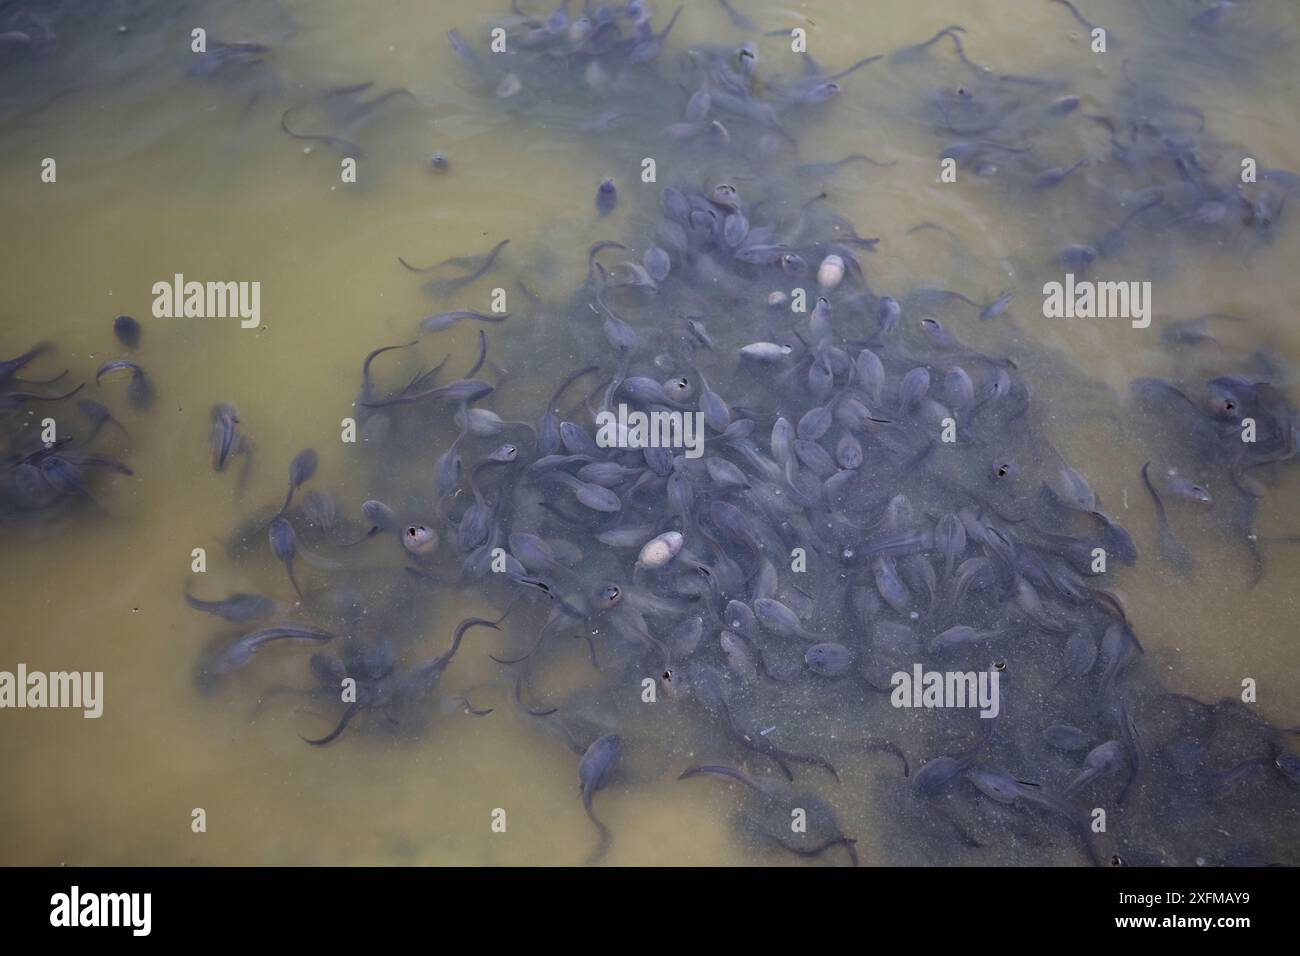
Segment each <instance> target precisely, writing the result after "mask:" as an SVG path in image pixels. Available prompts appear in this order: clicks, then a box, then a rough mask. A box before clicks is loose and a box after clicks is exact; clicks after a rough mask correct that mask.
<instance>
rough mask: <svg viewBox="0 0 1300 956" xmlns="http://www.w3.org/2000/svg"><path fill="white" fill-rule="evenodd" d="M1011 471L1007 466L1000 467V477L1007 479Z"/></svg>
mask: <svg viewBox="0 0 1300 956" xmlns="http://www.w3.org/2000/svg"><path fill="white" fill-rule="evenodd" d="M1010 470H1011V469H1009V468H1008V467H1007V466H1006V465H998V477H999V478H1005V477H1006V476H1007V472H1008V471H1010Z"/></svg>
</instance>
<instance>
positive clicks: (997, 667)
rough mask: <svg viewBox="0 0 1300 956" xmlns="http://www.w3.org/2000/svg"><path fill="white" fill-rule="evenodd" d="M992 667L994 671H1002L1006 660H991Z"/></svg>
mask: <svg viewBox="0 0 1300 956" xmlns="http://www.w3.org/2000/svg"><path fill="white" fill-rule="evenodd" d="M993 669H994V670H995V671H998V672H999V673H1001V672H1002V671H1004V670H1006V669H1007V662H1006V661H994V662H993Z"/></svg>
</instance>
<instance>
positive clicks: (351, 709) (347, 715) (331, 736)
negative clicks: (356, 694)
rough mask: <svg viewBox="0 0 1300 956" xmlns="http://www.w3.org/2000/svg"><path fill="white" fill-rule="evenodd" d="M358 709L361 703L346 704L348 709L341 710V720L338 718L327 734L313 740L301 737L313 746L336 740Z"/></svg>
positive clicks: (324, 744) (321, 745) (320, 745)
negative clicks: (336, 723)
mask: <svg viewBox="0 0 1300 956" xmlns="http://www.w3.org/2000/svg"><path fill="white" fill-rule="evenodd" d="M360 710H361V705H360V704H359V703H355V702H354V703H351V704H348V709H347V710H345V711H344V712H343V717H342V719H341V720H339V723H338V726H337V727H335V728H334V729H333V730H331V731H330V732H329V733H328V734H326V735H325V736H324V737H318V738H317V739H315V740H312V739H310V738H308V737H303V738H302V739H303V740H304V741H305V742H306V743H309V744H311V745H312V746H313V747H324V746H326V745H327V744H331V743H333V742H334V741H335V740H338V738H339V735H340V734H342V733H343V731H345V730H347V727H348V724H350V723H352V718H353V717H355V716H356V715H357V713H358V711H360ZM298 736H300V737H302V735H301V734H299V735H298Z"/></svg>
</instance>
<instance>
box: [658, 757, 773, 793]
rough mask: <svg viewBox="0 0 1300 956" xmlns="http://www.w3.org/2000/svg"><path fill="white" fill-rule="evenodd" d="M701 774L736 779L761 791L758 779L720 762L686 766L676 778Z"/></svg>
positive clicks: (686, 777)
mask: <svg viewBox="0 0 1300 956" xmlns="http://www.w3.org/2000/svg"><path fill="white" fill-rule="evenodd" d="M701 774H711V775H713V776H715V777H728V778H730V779H732V780H738V781H740V782H741V783H743V784H744V785H745V786H747V787H752V788H753V789H755V790H757V791H758V792H759V793H763V792H764V791H763V788H762V787H761V786H759V784H758V781H757V780H755V779H754V778H753V777H751V776H750V775H749V774H747V773H745V771H743V770H738V769H736V768H735V767H724V766H722V765H721V764H700V765H699V766H696V767H687V768H686V769H685V770H683V771H682V772H681V773H679V774H678V775H677V779H678V780H686V779H688V778H690V777H698V776H700V775H701Z"/></svg>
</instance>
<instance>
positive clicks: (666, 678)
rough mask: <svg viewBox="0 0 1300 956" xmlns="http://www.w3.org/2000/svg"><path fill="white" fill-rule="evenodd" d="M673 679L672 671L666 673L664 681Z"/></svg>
mask: <svg viewBox="0 0 1300 956" xmlns="http://www.w3.org/2000/svg"><path fill="white" fill-rule="evenodd" d="M672 679H673V672H672V671H664V680H672Z"/></svg>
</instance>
